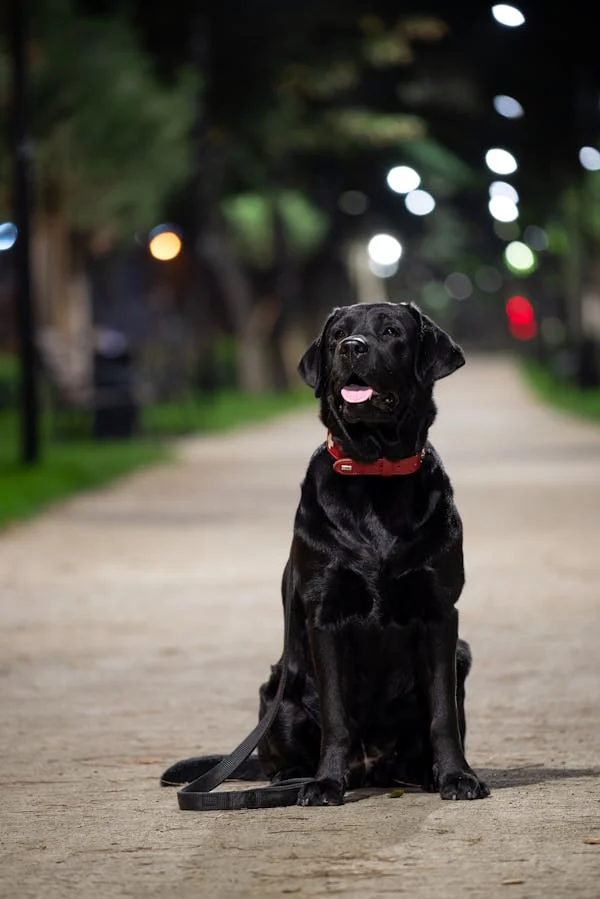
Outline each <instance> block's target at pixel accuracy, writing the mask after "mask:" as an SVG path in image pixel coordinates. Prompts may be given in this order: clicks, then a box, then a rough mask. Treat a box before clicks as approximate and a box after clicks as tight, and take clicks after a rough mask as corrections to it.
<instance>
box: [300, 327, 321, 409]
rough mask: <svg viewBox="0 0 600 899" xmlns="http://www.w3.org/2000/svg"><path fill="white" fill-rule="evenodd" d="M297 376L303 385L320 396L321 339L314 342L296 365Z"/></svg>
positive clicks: (318, 338)
mask: <svg viewBox="0 0 600 899" xmlns="http://www.w3.org/2000/svg"><path fill="white" fill-rule="evenodd" d="M298 374H299V375H300V377H301V378H302V380H303V381H304V383H305V384H308V386H309V387H312V389H313V390H314V392H315V396H320V395H321V337H317V339H316V340H314V341H313V342H312V343H311V345H310V346H309V348H308V349H307V351H306V352H305V354H304V356H303V357H302V359H301V360H300V362H299V363H298Z"/></svg>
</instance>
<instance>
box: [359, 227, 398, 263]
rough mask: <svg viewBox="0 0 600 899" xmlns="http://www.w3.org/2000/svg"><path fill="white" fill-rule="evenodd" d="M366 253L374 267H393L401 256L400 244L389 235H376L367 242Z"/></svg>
mask: <svg viewBox="0 0 600 899" xmlns="http://www.w3.org/2000/svg"><path fill="white" fill-rule="evenodd" d="M367 252H368V254H369V258H370V259H371V260H372V261H373V262H374V263H375V264H376V265H383V266H388V265H395V264H397V263H398V261H399V259H400V257H401V256H402V244H401V243H400V241H399V240H396V238H395V237H392V235H391V234H376V235H375V236H374V237H372V238H371V240H370V241H369V243H368V245H367Z"/></svg>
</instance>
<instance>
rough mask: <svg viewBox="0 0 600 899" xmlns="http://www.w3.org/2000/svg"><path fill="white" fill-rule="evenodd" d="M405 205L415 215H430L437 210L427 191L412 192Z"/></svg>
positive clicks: (405, 199)
mask: <svg viewBox="0 0 600 899" xmlns="http://www.w3.org/2000/svg"><path fill="white" fill-rule="evenodd" d="M404 205H405V206H406V208H407V209H408V211H409V212H412V214H413V215H429V213H430V212H433V210H434V209H435V200H434V199H433V197H432V196H431V194H430V193H428V192H427V191H426V190H411V191H410V193H408V194H407V195H406V196H405V198H404Z"/></svg>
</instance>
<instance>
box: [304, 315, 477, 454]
mask: <svg viewBox="0 0 600 899" xmlns="http://www.w3.org/2000/svg"><path fill="white" fill-rule="evenodd" d="M464 362H465V357H464V355H463V353H462V350H461V349H460V347H458V346H457V344H456V343H454V341H453V340H452V338H451V337H450V336H449V335H448V334H447V333H446V332H445V331H443V330H442V329H441V328H440V327H438V325H436V324H435V322H433V321H432V320H431V319H430V318H428V317H427V316H426V315H424V314H423V313H422V312H421V311H420V310H419V309H418V308H417V307H416V306H414V305H412V304H405V303H398V304H395V303H368V304H367V303H363V304H359V305H355V306H346V307H342V308H339V309H334V310H333V312H332V313H331V315H330V316H329V318H328V319H327V321H326V323H325V326H324V328H323V331H322V332H321V334H320V336H319V337H318V338H317V340H315V342H314V343H313V344H312V345H311V346H310V347H309V348H308V350H307V351H306V353H305V354H304V356H303V357H302V359H301V360H300V365H299V367H298V371H299V372H300V375H301V377H302V378H303V380H304V381H305V383H306V384H308V385H309V386H310V387H312V388H313V390H314V391H315V395H316V396H317V397H321V418H322V420H323V423H324V424H325V425H326V426H327V427H328V428H329V429H330V430H331V431H332V432H333V433H334V435H337V436H338V437H340V438H342V439H343V440H344V441H345V443H346V445H348V444H349V443H352V444H355V445H354V451H357V450H360V449H361V448H360V447H358V446H357V445H356V444H357V442H358V443H364V442H365V440H364V438H365V437H366V438H367V439H366V443H367V444H369V446H371V447H372V446H373V439H372V438H373V436H375V435H376V434H378V435H379V436H380V437H382V438H383V440H379V441H376V442H377V443H378V445H379V447H380V451H381V450H382V449H387V450H389V449H390V446H389V444H391V443H399V444H404V443H405V442H406V440H407V439H409V442H410V435H409V434H408V432H407V433H404V434H401V433H400V430H401V428H402V427H404V429H405V431H406V429H407V428H408V427H409V424H410V423H411V422H412V424H413V425H414V426H418V425H419V420H421V427H417V430H419V434H416V435H413V436H414V437H415V439H422V438H423V434H422V433H421V432H422V430H423V427H425V428H428V427H429V425H430V424H431V422H432V421H433V417H434V415H435V407H434V406H433V402H432V399H431V395H432V389H433V384H434V382H435V381H437V380H439V379H440V378H445V377H446V376H447V375H449V374H451V373H452V372H453V371H456V369H457V368H460V366H461V365H464ZM425 419H428V420H427V421H425ZM409 430H410V428H409ZM413 430H414V427H413ZM396 438H397V439H396ZM382 442H383V443H385V444H387V446H386V447H382V446H381V444H382ZM374 452H375V450H374V449H373V450H372V449H368V450H367V451H364V447H363V451H362V455H363V456H364V457H366V456H372V455H373V454H374Z"/></svg>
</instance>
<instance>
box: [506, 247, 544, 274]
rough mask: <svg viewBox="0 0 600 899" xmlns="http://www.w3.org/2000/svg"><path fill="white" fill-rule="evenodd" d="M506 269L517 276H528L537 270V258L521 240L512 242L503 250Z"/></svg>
mask: <svg viewBox="0 0 600 899" xmlns="http://www.w3.org/2000/svg"><path fill="white" fill-rule="evenodd" d="M504 261H505V263H506V266H507V268H509V269H510V270H511V271H513V272H515V273H516V274H519V275H528V274H530V273H531V272H532V271H534V269H535V268H537V257H536V255H535V253H534V252H533V250H532V249H531V247H528V246H527V244H526V243H523V241H521V240H513V241H512V242H511V243H509V244H508V246H507V247H506V249H505V250H504Z"/></svg>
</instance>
